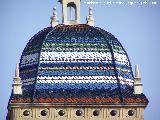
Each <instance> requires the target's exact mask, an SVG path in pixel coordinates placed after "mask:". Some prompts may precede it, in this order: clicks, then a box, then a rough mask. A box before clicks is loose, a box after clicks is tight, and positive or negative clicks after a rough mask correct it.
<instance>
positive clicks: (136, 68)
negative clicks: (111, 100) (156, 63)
mask: <svg viewBox="0 0 160 120" xmlns="http://www.w3.org/2000/svg"><path fill="white" fill-rule="evenodd" d="M135 78H140V73H139V68H138V65H135Z"/></svg>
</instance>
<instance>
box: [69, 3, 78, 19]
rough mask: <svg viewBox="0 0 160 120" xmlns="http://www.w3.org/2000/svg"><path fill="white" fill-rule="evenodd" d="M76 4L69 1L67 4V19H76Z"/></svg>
mask: <svg viewBox="0 0 160 120" xmlns="http://www.w3.org/2000/svg"><path fill="white" fill-rule="evenodd" d="M76 11H77V8H76V5H75V4H74V3H73V2H70V3H68V4H67V20H76V19H77V15H76Z"/></svg>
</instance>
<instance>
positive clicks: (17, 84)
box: [12, 64, 22, 95]
mask: <svg viewBox="0 0 160 120" xmlns="http://www.w3.org/2000/svg"><path fill="white" fill-rule="evenodd" d="M12 87H13V94H19V95H21V94H22V83H21V78H20V77H19V64H17V65H16V70H15V77H14V78H13V85H12Z"/></svg>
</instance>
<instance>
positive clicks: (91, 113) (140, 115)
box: [10, 107, 144, 120]
mask: <svg viewBox="0 0 160 120" xmlns="http://www.w3.org/2000/svg"><path fill="white" fill-rule="evenodd" d="M10 115H11V116H10V117H11V119H10V120H43V119H44V120H53V119H54V120H143V119H144V108H143V107H14V108H11V114H10Z"/></svg>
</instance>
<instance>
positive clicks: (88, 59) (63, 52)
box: [12, 24, 147, 104]
mask: <svg viewBox="0 0 160 120" xmlns="http://www.w3.org/2000/svg"><path fill="white" fill-rule="evenodd" d="M20 77H21V79H22V82H23V94H22V95H17V96H14V97H13V99H12V102H47V103H48V102H52V103H57V102H62V103H63V102H71V103H75V104H76V103H89V102H96V103H113V102H116V103H119V102H147V99H146V98H145V96H144V95H143V94H141V95H139V96H136V95H134V93H133V83H134V80H133V73H132V68H131V64H130V61H129V58H128V55H127V53H126V51H125V50H124V48H123V46H122V45H121V43H120V42H119V41H118V40H117V38H115V37H114V36H113V35H112V34H111V33H109V32H107V31H105V30H103V29H101V28H98V27H92V26H89V25H86V24H78V25H58V26H56V27H54V28H52V27H48V28H45V29H44V30H42V31H40V32H39V33H37V34H36V35H35V36H33V37H32V38H31V40H30V41H29V42H28V44H27V46H26V47H25V49H24V51H23V53H22V56H21V60H20ZM137 99H138V100H139V101H138V100H137Z"/></svg>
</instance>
